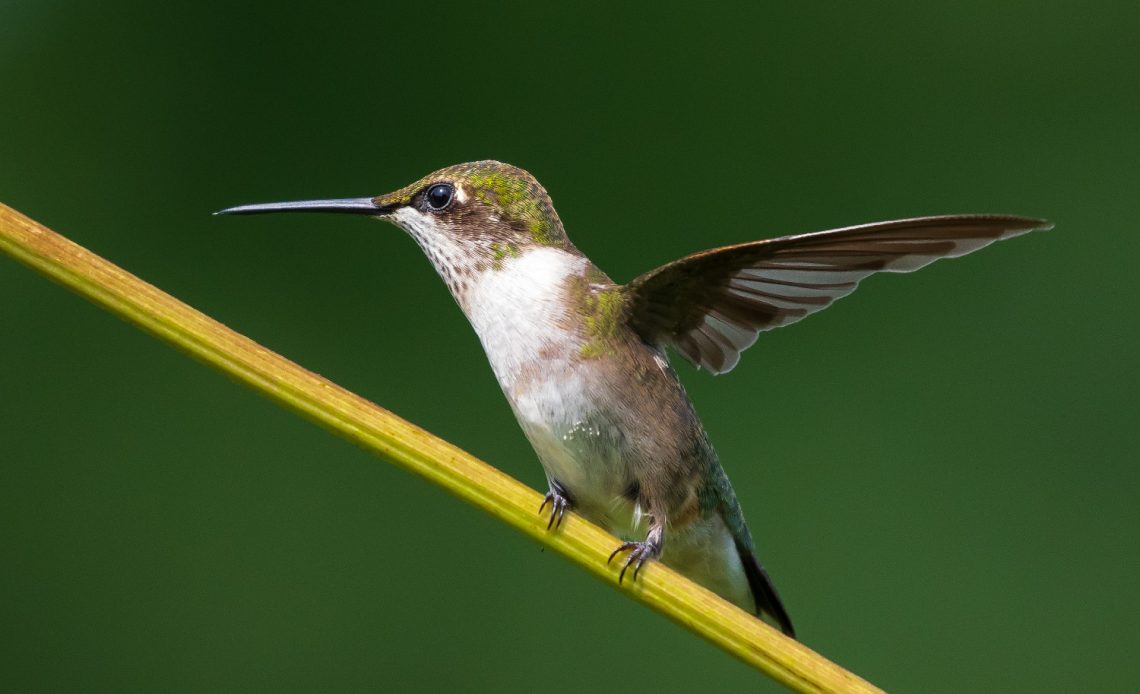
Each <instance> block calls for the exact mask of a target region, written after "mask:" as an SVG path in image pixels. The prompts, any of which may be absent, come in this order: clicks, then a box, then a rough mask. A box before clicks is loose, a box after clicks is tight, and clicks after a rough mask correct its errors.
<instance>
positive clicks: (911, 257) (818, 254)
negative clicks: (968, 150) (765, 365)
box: [624, 215, 1052, 374]
mask: <svg viewBox="0 0 1140 694" xmlns="http://www.w3.org/2000/svg"><path fill="white" fill-rule="evenodd" d="M1051 227H1052V225H1051V224H1049V223H1048V222H1046V221H1045V220H1041V219H1030V218H1026V217H1014V216H1008V215H951V216H942V217H918V218H915V219H901V220H896V221H892V222H878V223H875V224H863V225H860V226H853V227H845V228H842V229H832V230H830V231H820V232H817V233H813V234H800V235H797V236H783V237H780V238H775V239H768V240H765V241H754V242H751V243H742V244H739V245H735V246H726V247H724V248H716V249H713V250H708V251H702V252H700V253H694V254H693V255H690V256H687V257H684V258H681V259H680V260H677V261H674V262H672V263H669V264H668V265H663V266H661V267H659V268H657V269H656V270H651V271H650V272H647V273H645V274H644V275H641V276H640V277H638V278H636V279H634V280H633V281H632V282H630V283H629V284H628V285H626V286H625V287H624V292H625V294H626V306H627V311H626V320H627V321H628V323H629V325H630V326H631V327H632V328H633V329H634V330H635V331H637V333H638V334H639V335H641V337H642V339H644V340H645V341H647V342H649V343H650V344H656V345H662V344H668V345H670V346H672V347H673V348H675V349H676V350H677V351H678V352H680V353H681V354H682V355H683V356H684V357H685V358H686V359H688V360H689V361H690V362H692V363H693V365H695V366H696V367H697V368H702V367H703V368H706V369H708V370H709V371H712V372H713V373H718V374H719V373H725V372H727V371H730V370H731V369H732V368H733V367H734V366H736V364H737V362H738V361H739V360H740V353H741V352H743V351H744V350H745V349H747V348H748V347H750V346H752V344H753V343H754V342H755V341H756V337H757V335H758V334H759V333H760V332H761V331H764V330H771V329H772V328H778V327H780V326H783V325H788V324H789V323H794V322H796V321H798V320H800V319H801V318H804V317H805V316H808V315H810V314H812V313H815V312H816V311H819V310H821V309H824V308H827V307H828V306H830V305H831V303H832V302H833V301H835V300H836V299H839V298H841V297H844V296H847V295H848V294H850V293H851V292H853V291H854V290H855V287H856V286H858V284H859V281H860V280H862V279H863V278H865V277H867V276H868V275H872V274H874V273H876V272H912V271H914V270H917V269H919V268H921V267H924V266H926V265H929V264H930V263H932V262H934V261H936V260H939V259H941V258H957V257H959V256H962V255H966V254H967V253H971V252H973V251H976V250H978V249H980V248H984V247H985V246H988V245H989V244H991V243H993V242H994V241H998V240H1001V239H1007V238H1012V237H1014V236H1020V235H1021V234H1025V233H1028V232H1030V231H1035V230H1044V229H1049V228H1051Z"/></svg>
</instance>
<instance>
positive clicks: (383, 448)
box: [0, 204, 880, 692]
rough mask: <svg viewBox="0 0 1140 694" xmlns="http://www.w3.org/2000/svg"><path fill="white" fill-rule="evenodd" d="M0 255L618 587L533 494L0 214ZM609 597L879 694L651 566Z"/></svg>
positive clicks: (755, 654) (752, 653) (774, 668)
mask: <svg viewBox="0 0 1140 694" xmlns="http://www.w3.org/2000/svg"><path fill="white" fill-rule="evenodd" d="M0 250H3V251H4V252H5V253H7V254H8V255H11V256H12V257H14V258H15V259H16V260H18V261H20V262H22V263H24V264H25V265H27V266H29V267H31V268H32V269H34V270H36V271H37V272H40V273H42V274H44V275H46V276H48V277H50V278H51V279H53V280H55V281H57V282H59V283H60V284H62V285H64V286H65V287H67V288H69V289H71V290H72V291H74V292H76V293H78V294H80V295H81V296H83V297H86V298H87V299H90V300H91V301H93V302H94V303H96V304H98V305H99V306H102V307H103V308H105V309H107V310H108V311H110V312H111V313H114V314H115V315H117V316H119V317H121V318H124V319H126V320H127V321H130V322H131V323H134V324H135V325H137V326H139V327H140V328H142V329H143V330H146V331H147V332H149V333H151V334H153V335H155V336H157V337H159V338H161V339H163V340H165V341H167V342H169V343H170V344H172V345H174V346H175V347H177V348H179V349H181V350H183V351H185V352H187V353H189V354H190V355H191V356H193V357H195V358H196V359H198V360H200V361H202V362H205V363H206V364H208V365H210V366H212V367H214V368H216V369H218V370H220V371H222V372H223V373H226V374H228V375H229V376H232V377H233V378H236V379H237V380H239V381H241V382H243V383H245V384H247V385H248V386H250V387H251V388H254V389H255V390H257V391H259V392H261V393H264V394H265V395H267V396H269V397H270V398H272V399H273V400H276V401H277V402H279V403H280V404H282V405H284V406H285V407H287V408H289V409H291V410H294V411H295V412H298V413H300V414H302V415H304V416H305V417H308V418H309V419H312V420H314V421H315V422H317V423H318V424H321V425H322V426H324V427H326V428H327V429H330V430H331V431H333V432H334V433H336V434H338V435H340V436H343V437H344V438H346V439H348V440H350V441H352V442H354V443H356V444H358V445H360V446H362V447H364V448H366V449H368V450H369V451H372V452H373V453H376V454H377V455H379V456H381V457H382V458H385V459H387V460H390V461H392V462H393V463H395V464H397V465H399V466H400V467H403V468H405V469H407V470H410V471H412V472H414V473H416V474H418V475H422V476H423V477H426V478H427V479H429V480H431V481H432V482H434V483H436V484H438V485H439V486H441V487H443V488H444V489H446V490H448V491H449V492H451V493H452V494H455V495H456V496H458V497H459V498H461V499H463V500H465V501H467V502H470V503H472V504H474V505H476V506H478V507H479V508H481V509H483V510H484V511H486V512H487V513H490V514H491V515H492V516H495V517H496V518H499V519H501V520H503V521H504V522H505V523H507V524H508V525H510V526H511V527H513V528H515V529H516V530H519V531H521V532H523V533H525V534H527V535H529V536H531V537H533V538H534V539H535V540H537V541H538V542H541V543H542V544H544V545H546V546H547V547H550V548H551V549H553V550H555V551H557V552H558V553H559V554H562V555H564V556H565V557H567V558H569V559H570V560H571V561H573V562H574V563H576V564H578V565H580V566H581V567H582V568H584V569H586V570H587V571H589V572H590V573H592V574H594V575H595V576H597V577H598V578H600V579H601V580H602V581H604V582H606V583H608V584H610V585H612V586H615V587H619V586H618V577H617V569H616V567H614V566H607V564H606V559H607V557H608V556H609V554H610V552H611V551H613V549H614V548H615V547H616V546H617V543H618V541H617V539H615V538H614V537H613V536H612V535H609V534H608V533H606V532H604V531H602V530H601V529H600V528H598V527H597V526H594V525H592V524H590V523H589V522H587V521H585V520H584V519H582V518H581V517H579V516H575V515H570V516H568V517H567V518H566V520H565V522H564V523H563V524H562V527H561V528H560V529H559V530H557V531H555V532H548V531H547V529H546V519H545V518H544V517H542V516H540V515H539V513H538V507H539V504H540V503H541V501H542V496H541V495H540V494H539V493H538V492H536V491H534V490H533V489H530V488H529V487H527V486H525V485H523V484H522V483H521V482H518V481H517V480H515V479H513V478H511V477H508V476H507V475H505V474H503V473H502V472H500V471H499V470H497V469H495V468H493V467H491V466H490V465H488V464H486V463H484V462H482V461H480V460H478V459H476V458H474V457H473V456H471V455H470V454H468V453H465V452H464V451H462V450H460V449H459V448H457V447H455V446H453V445H451V444H450V443H448V442H446V441H444V440H442V439H439V438H437V437H435V436H433V435H432V434H430V433H428V432H426V431H424V430H423V429H420V428H419V427H416V426H415V425H413V424H410V423H408V422H406V421H404V420H402V419H400V418H399V417H397V416H396V415H394V414H392V413H391V412H388V411H387V410H385V409H383V408H381V407H379V406H377V405H375V404H373V403H371V402H369V401H367V400H365V399H364V398H361V397H360V396H358V395H355V394H353V393H351V392H349V391H347V390H345V389H343V388H341V387H339V386H337V385H335V384H333V383H330V382H329V381H327V380H325V379H324V378H322V377H320V376H318V375H317V374H314V373H312V372H310V371H307V370H305V369H303V368H301V367H300V366H297V365H296V364H294V363H293V362H291V361H289V360H288V359H285V358H284V357H281V356H279V355H277V354H275V353H273V352H271V351H270V350H268V349H266V348H264V347H262V346H261V345H259V344H257V343H256V342H254V341H252V340H250V339H248V338H246V337H243V336H242V335H239V334H238V333H236V332H234V331H233V330H230V329H229V328H227V327H226V326H224V325H222V324H221V323H219V322H217V321H215V320H213V319H211V318H209V317H208V316H206V315H204V314H202V313H200V312H198V311H196V310H194V309H193V308H191V307H189V306H187V305H186V304H184V303H182V302H180V301H178V300H177V299H175V298H174V297H172V296H170V295H168V294H166V293H164V292H162V291H160V290H158V289H157V288H155V287H153V286H151V285H149V284H147V283H146V282H144V281H142V280H140V279H139V278H137V277H135V276H134V275H131V274H130V273H128V272H126V271H124V270H122V269H120V268H118V267H116V266H115V265H113V264H111V263H109V262H107V261H106V260H104V259H102V258H100V257H99V256H97V255H95V254H93V253H91V252H90V251H87V250H86V249H84V248H82V247H80V246H78V245H76V244H74V243H72V242H71V241H69V240H67V239H66V238H64V237H62V236H60V235H59V234H56V233H55V232H53V231H51V230H50V229H48V228H46V227H44V226H42V225H40V224H37V223H36V222H34V221H32V220H31V219H29V218H27V217H25V216H24V215H22V214H20V213H19V212H17V211H15V210H13V209H11V208H10V207H7V206H5V205H3V204H0ZM8 300H11V299H10V298H9V299H8ZM619 588H620V590H622V591H624V592H625V593H626V594H627V595H629V596H631V597H632V598H634V599H635V600H638V601H640V602H642V603H644V604H646V605H648V606H649V607H651V608H653V609H655V610H657V611H658V612H661V613H662V614H664V615H666V616H667V617H669V618H670V619H672V620H673V621H675V622H677V623H679V624H681V625H682V626H684V627H686V628H688V629H689V630H691V631H693V632H695V633H697V634H699V635H700V636H702V637H704V638H706V639H708V640H709V641H711V642H713V643H714V644H716V645H717V646H719V647H721V648H723V649H724V650H726V651H728V652H729V653H731V654H732V655H734V656H736V657H737V658H740V659H741V660H743V661H744V662H746V663H748V664H749V665H751V666H753V667H755V668H757V669H759V670H761V671H763V672H765V673H767V674H768V675H770V676H771V677H773V678H774V679H776V680H778V681H779V682H782V683H783V684H785V685H786V686H788V687H789V688H790V689H792V690H794V691H799V692H878V691H880V690H879V689H877V688H875V687H874V686H872V685H871V684H869V683H867V682H866V681H864V680H862V679H860V678H859V677H857V676H855V675H853V674H851V673H849V672H847V671H846V670H844V669H843V668H841V667H839V666H838V665H835V664H834V663H832V662H830V661H828V660H826V659H825V658H823V657H822V656H820V655H819V654H817V653H815V652H814V651H812V650H810V649H809V648H807V647H806V646H804V645H802V644H800V643H798V642H796V641H794V640H792V639H789V638H787V637H785V636H783V635H782V634H780V633H779V632H778V631H776V630H775V629H772V628H771V627H769V626H768V625H766V624H763V623H762V622H760V621H759V620H758V619H756V618H755V617H753V616H752V615H749V614H747V613H745V612H744V611H742V610H740V609H738V608H736V607H734V606H733V605H730V604H729V603H727V602H725V601H724V600H722V599H720V598H719V597H717V596H716V595H713V594H712V593H710V592H709V591H707V590H705V589H704V588H701V587H700V586H697V585H696V584H694V583H692V582H691V581H689V580H688V579H686V578H684V577H683V576H681V575H679V574H677V573H675V572H673V571H671V570H670V569H668V568H667V567H665V566H663V565H661V564H660V563H654V564H652V565H651V566H649V567H647V568H646V569H645V570H643V571H642V572H641V574H640V576H639V577H638V580H637V581H636V582H629V581H627V582H626V583H625V584H624V585H622V586H620V587H619Z"/></svg>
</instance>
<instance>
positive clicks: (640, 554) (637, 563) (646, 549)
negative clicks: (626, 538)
mask: <svg viewBox="0 0 1140 694" xmlns="http://www.w3.org/2000/svg"><path fill="white" fill-rule="evenodd" d="M625 551H629V556H628V557H626V559H625V563H624V564H622V567H621V572H620V573H619V574H618V585H621V583H622V582H623V581H625V572H626V571H629V567H631V566H632V567H633V574H631V575H630V580H631V581H636V580H637V575H638V574H639V573H641V567H642V566H644V565H645V562H646V561H648V560H649V559H652V558H653V557H655V556H657V551H658V550H657V547H656V546H655V545H651V544H649V543H647V542H623V543H622V544H621V545H620V546H619V547H618V548H617V549H615V550H614V551H613V552H611V553H610V558H609V559H607V560H606V564H607V565H608V564H609V563H610V562H612V561H613V560H614V557H616V556H617V555H618V554H620V553H622V552H625Z"/></svg>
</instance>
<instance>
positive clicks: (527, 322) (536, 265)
mask: <svg viewBox="0 0 1140 694" xmlns="http://www.w3.org/2000/svg"><path fill="white" fill-rule="evenodd" d="M586 262H587V261H586V259H585V258H583V257H582V256H579V255H574V254H571V253H567V252H566V251H563V250H560V249H557V248H546V247H542V248H535V249H530V250H527V251H524V252H523V254H522V255H521V256H519V257H517V258H512V257H507V258H504V259H503V262H502V266H501V267H500V268H498V269H486V270H483V271H482V272H480V273H479V274H478V275H476V277H475V278H474V280H473V281H472V282H471V284H470V286H469V287H468V290H467V295H466V296H465V297H464V299H463V302H462V303H463V310H464V312H465V313H466V314H467V318H468V320H470V321H471V325H472V326H473V327H474V328H475V332H476V333H477V334H478V335H479V339H480V340H481V341H482V343H483V349H484V350H485V351H486V352H487V358H488V359H489V360H490V362H491V368H492V369H493V370H494V372H495V376H496V377H497V378H498V379H499V383H500V385H502V386H503V390H504V391H507V393H508V396H509V395H511V393H512V391H513V389H514V387H515V386H516V385H517V384H518V381H519V379H520V378H522V377H524V376H525V375H526V374H527V373H533V371H534V370H535V368H537V367H538V362H540V361H541V362H542V368H544V369H557V368H559V366H561V365H563V362H565V361H567V360H568V359H569V358H570V356H572V354H573V350H574V349H575V348H576V344H577V341H578V340H579V339H580V338H579V337H578V336H577V335H576V334H575V332H574V330H573V328H572V325H570V324H569V322H568V320H567V319H568V316H567V311H568V310H570V309H569V307H568V306H567V304H566V296H565V292H566V286H567V279H569V278H570V277H572V276H575V275H581V274H582V272H583V271H584V269H585V266H586Z"/></svg>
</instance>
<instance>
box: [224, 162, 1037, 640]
mask: <svg viewBox="0 0 1140 694" xmlns="http://www.w3.org/2000/svg"><path fill="white" fill-rule="evenodd" d="M280 211H316V212H347V213H353V214H366V215H371V216H375V217H378V218H381V219H385V220H388V221H390V222H392V223H394V224H396V225H397V226H399V227H400V228H402V229H404V230H405V231H406V232H407V233H408V234H409V235H410V236H411V237H412V238H413V239H415V241H416V242H417V243H418V244H419V245H420V247H421V248H422V249H423V251H424V253H425V254H426V255H427V257H428V258H429V260H430V261H431V263H432V265H433V266H434V267H435V269H436V271H437V272H438V273H439V275H440V277H441V278H443V280H444V282H446V283H447V286H448V287H449V288H450V290H451V292H452V294H453V295H454V296H455V299H456V301H457V302H458V303H459V305H460V307H461V308H462V309H463V312H464V313H465V314H466V316H467V318H468V320H469V321H470V322H471V325H472V326H473V327H474V328H475V331H476V333H478V335H479V339H480V340H481V341H482V343H483V347H484V350H485V351H486V353H487V358H488V359H489V360H490V362H491V368H492V369H493V371H494V373H495V377H496V378H497V379H498V381H499V385H500V386H502V389H503V393H504V394H505V395H506V397H507V400H508V401H509V402H510V405H511V408H512V409H513V410H514V413H515V416H516V417H517V418H518V421H519V424H520V425H521V427H522V429H523V431H524V432H525V434H526V436H527V438H528V439H529V440H530V442H531V444H532V445H533V446H534V449H535V451H536V452H537V454H538V458H539V460H540V461H541V462H542V466H543V468H544V469H545V471H546V476H547V479H548V481H549V483H550V492H549V493H548V495H547V504H549V506H550V513H551V516H550V525H551V527H554V526H556V525H557V523H559V522H560V521H561V519H562V517H563V515H564V514H565V513H566V511H567V509H570V508H573V509H574V510H576V511H578V512H579V513H581V514H582V515H584V516H586V517H587V518H589V519H590V520H592V521H594V522H596V523H598V524H600V525H603V526H605V527H607V528H609V529H610V530H612V531H613V532H614V533H615V534H617V535H619V536H621V537H623V538H626V539H627V540H629V541H628V542H626V543H625V544H623V545H621V546H620V547H619V548H618V549H617V551H615V555H616V554H618V553H620V552H626V553H627V555H626V557H625V559H624V562H623V568H622V569H621V576H622V577H624V576H625V573H626V570H627V569H632V577H633V578H634V579H636V577H637V572H638V570H640V569H641V567H642V565H643V564H644V563H645V562H646V561H648V560H651V559H656V558H659V559H660V560H661V561H663V562H664V563H666V564H668V565H669V566H672V567H673V568H675V569H677V570H678V571H680V572H681V573H683V574H685V575H687V576H689V577H690V578H692V579H694V580H696V581H697V582H699V583H701V584H703V585H705V586H706V587H708V588H710V589H711V590H713V591H715V592H716V593H718V594H720V595H722V596H723V597H725V598H726V599H728V600H730V601H732V602H734V603H736V604H737V605H740V606H741V607H743V608H745V609H747V610H751V611H754V612H756V613H757V614H759V615H762V616H766V617H767V618H769V619H771V620H772V621H773V622H775V623H776V624H777V625H778V626H779V627H780V628H781V629H782V630H783V631H784V632H785V633H787V634H789V635H793V634H794V631H793V629H792V624H791V620H790V619H789V618H788V615H787V613H786V612H785V610H784V608H783V606H782V605H781V603H780V599H779V597H778V596H777V594H776V591H775V588H774V587H773V586H772V583H771V581H770V580H769V578H768V576H767V574H766V573H765V572H764V570H763V569H762V568H761V566H760V564H759V563H758V562H757V560H756V558H755V550H754V548H753V544H752V538H751V536H750V535H749V532H748V528H747V526H746V525H745V522H744V517H743V515H742V513H741V510H740V506H739V504H738V503H737V499H736V495H735V493H734V492H733V489H732V485H730V484H729V481H728V478H727V477H726V476H725V473H724V470H723V469H722V468H721V465H720V462H719V461H718V459H717V457H716V454H715V453H714V452H713V448H712V446H711V445H710V443H709V440H708V436H707V435H706V434H705V431H704V429H703V427H702V426H701V423H700V421H699V419H698V418H697V415H696V413H695V412H694V411H693V406H692V403H691V402H690V401H689V398H688V396H687V395H686V394H685V391H684V389H683V388H682V387H681V384H680V382H679V381H678V380H677V375H676V374H675V373H674V372H673V370H672V369H671V368H670V366H669V363H668V361H667V360H666V353H665V348H666V346H668V347H672V348H673V349H675V350H676V351H677V352H678V353H680V354H681V355H682V356H684V357H685V358H686V359H688V360H689V361H690V362H692V363H693V364H694V365H696V366H697V367H698V368H705V369H708V370H709V371H712V372H713V373H724V372H726V371H729V370H731V369H732V368H733V367H734V366H735V365H736V363H737V361H738V360H739V357H740V353H741V352H742V351H744V350H745V349H747V348H748V347H749V346H750V345H752V344H753V342H755V340H756V338H757V335H758V334H759V333H760V332H762V331H764V330H770V329H772V328H776V327H780V326H783V325H787V324H789V323H792V322H795V321H797V320H799V319H801V318H803V317H805V316H807V315H810V314H811V313H814V312H815V311H818V310H820V309H822V308H825V307H827V306H829V305H830V304H831V303H832V302H833V301H835V300H836V299H839V298H841V297H843V296H846V295H847V294H849V293H851V292H852V291H853V290H854V289H855V287H856V285H857V284H858V283H859V281H860V280H861V279H863V278H865V277H867V276H868V275H871V274H874V273H876V272H909V271H912V270H916V269H918V268H920V267H923V266H925V265H927V264H929V263H931V262H934V261H935V260H938V259H939V258H952V257H957V256H960V255H964V254H966V253H969V252H972V251H974V250H977V249H979V248H982V247H984V246H986V245H988V244H990V243H992V242H994V241H996V240H999V239H1004V238H1009V237H1012V236H1017V235H1020V234H1024V233H1027V232H1029V231H1033V230H1035V229H1045V228H1048V224H1047V223H1046V222H1043V221H1042V220H1036V219H1027V218H1023V217H1012V216H1006V215H956V216H946V217H923V218H917V219H907V220H899V221H893V222H883V223H878V224H867V225H862V226H856V227H847V228H844V229H836V230H832V231H825V232H819V233H814V234H803V235H799V236H786V237H781V238H777V239H772V240H768V241H756V242H751V243H745V244H740V245H738V246H729V247H726V248H718V249H714V250H710V251H704V252H701V253H696V254H694V255H691V256H688V257H686V258H682V259H680V260H677V261H675V262H673V263H669V264H668V265H665V266H662V267H660V268H657V269H655V270H652V271H650V272H647V273H645V274H644V275H642V276H640V277H638V278H637V279H635V280H633V281H632V282H630V283H629V284H626V285H618V284H615V283H614V282H613V281H611V280H610V279H609V277H607V276H606V275H605V274H604V273H603V272H601V271H600V270H599V269H598V268H597V267H595V266H594V264H593V263H591V262H590V261H589V259H588V258H586V257H585V256H584V255H583V254H582V253H581V252H580V251H578V249H577V248H575V247H574V245H573V244H572V243H571V242H570V240H569V239H568V238H567V236H566V232H565V230H564V228H563V226H562V222H561V220H560V219H559V218H558V214H557V213H556V212H555V211H554V206H553V205H552V203H551V201H550V197H549V196H548V195H547V193H546V191H545V190H544V189H543V188H542V186H541V185H539V183H538V181H536V180H535V179H534V177H532V176H531V175H530V174H529V173H527V172H525V171H523V170H522V169H518V168H516V167H513V166H510V165H507V164H501V163H499V162H494V161H482V162H474V163H470V164H460V165H457V166H452V167H448V168H446V169H441V170H439V171H436V172H434V173H432V174H430V175H428V176H426V177H424V178H423V179H421V180H419V181H417V182H415V183H413V184H411V185H409V186H406V187H405V188H402V189H400V190H398V191H395V192H393V193H389V194H387V195H381V196H378V197H375V198H356V199H347V200H317V201H305V202H296V203H271V204H266V205H246V206H242V207H236V208H230V209H228V210H224V211H223V212H225V213H228V214H255V213H262V212H280ZM547 504H544V508H545V506H546V505H547ZM612 558H613V557H611V559H612Z"/></svg>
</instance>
